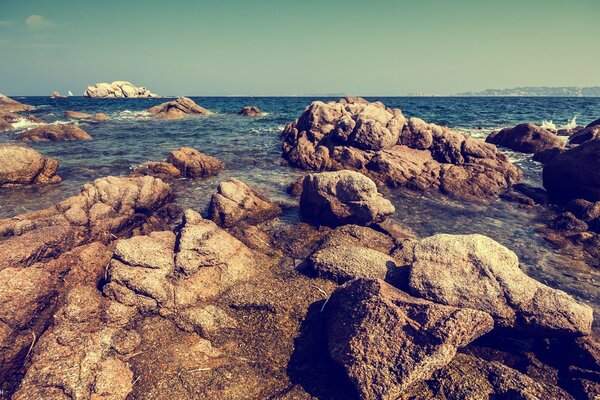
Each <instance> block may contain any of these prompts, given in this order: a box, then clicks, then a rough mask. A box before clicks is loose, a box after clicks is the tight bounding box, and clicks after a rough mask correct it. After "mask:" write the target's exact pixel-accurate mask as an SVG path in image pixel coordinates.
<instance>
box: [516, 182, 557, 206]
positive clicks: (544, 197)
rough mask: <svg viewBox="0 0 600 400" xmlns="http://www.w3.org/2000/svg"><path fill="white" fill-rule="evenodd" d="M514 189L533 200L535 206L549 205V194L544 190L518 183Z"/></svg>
mask: <svg viewBox="0 0 600 400" xmlns="http://www.w3.org/2000/svg"><path fill="white" fill-rule="evenodd" d="M513 189H514V190H516V191H517V192H519V193H522V194H523V195H525V196H527V197H528V198H530V199H531V200H533V202H534V203H535V204H548V203H549V199H548V193H547V192H546V191H545V190H544V189H541V188H537V187H534V186H530V185H527V184H525V183H518V184H516V185H514V186H513Z"/></svg>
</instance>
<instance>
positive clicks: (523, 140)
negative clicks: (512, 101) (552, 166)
mask: <svg viewBox="0 0 600 400" xmlns="http://www.w3.org/2000/svg"><path fill="white" fill-rule="evenodd" d="M485 141H486V142H488V143H493V144H495V145H498V146H502V147H507V148H509V149H511V150H515V151H519V152H521V153H538V152H540V151H543V150H548V149H551V148H554V147H557V148H562V147H564V145H565V144H564V142H563V141H562V140H561V139H560V138H559V137H558V136H557V135H556V134H555V133H553V132H551V131H549V130H547V129H544V128H542V127H541V126H538V125H534V124H519V125H517V126H515V127H514V128H505V129H502V130H501V131H497V132H492V133H490V134H489V136H488V137H487V138H486V139H485Z"/></svg>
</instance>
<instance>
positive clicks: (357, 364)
mask: <svg viewBox="0 0 600 400" xmlns="http://www.w3.org/2000/svg"><path fill="white" fill-rule="evenodd" d="M326 312H327V339H328V348H329V353H330V354H331V357H332V358H333V360H334V361H336V362H337V363H339V364H340V365H342V366H343V367H344V368H345V370H346V372H347V374H348V376H349V378H350V380H351V381H352V383H353V384H354V385H355V387H356V389H357V391H358V393H359V395H360V398H361V399H381V400H385V399H397V398H400V397H401V396H402V394H403V393H404V392H405V391H406V390H408V389H409V388H410V387H411V386H413V385H415V384H417V383H418V382H420V381H423V380H427V379H429V378H431V376H432V374H433V373H435V372H436V371H437V370H438V369H440V368H444V367H445V366H446V365H448V364H449V363H450V362H451V361H452V359H453V358H454V355H455V354H456V350H457V349H458V348H460V347H463V346H466V345H467V344H469V343H470V342H472V341H473V340H474V339H476V338H477V337H479V336H481V335H483V334H485V333H487V332H489V331H490V330H492V328H493V320H492V318H491V317H490V316H489V315H488V314H486V313H485V312H482V311H476V310H470V309H460V308H455V307H449V306H444V305H440V304H435V303H432V302H429V301H426V300H422V299H417V298H414V297H412V296H409V295H408V294H406V293H404V292H402V291H400V290H397V289H395V288H394V287H392V286H390V285H388V284H387V283H385V282H382V281H379V280H367V279H356V280H353V281H350V282H348V283H346V284H345V285H343V286H341V287H340V288H338V289H337V290H336V291H335V292H334V293H333V294H332V295H331V297H330V298H329V301H328V302H327V305H326Z"/></svg>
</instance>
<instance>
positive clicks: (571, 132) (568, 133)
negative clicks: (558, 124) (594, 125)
mask: <svg viewBox="0 0 600 400" xmlns="http://www.w3.org/2000/svg"><path fill="white" fill-rule="evenodd" d="M582 129H585V127H584V126H581V125H577V126H576V127H574V128H563V129H559V130H557V131H556V134H557V135H558V136H572V135H574V134H576V133H577V132H579V131H580V130H582Z"/></svg>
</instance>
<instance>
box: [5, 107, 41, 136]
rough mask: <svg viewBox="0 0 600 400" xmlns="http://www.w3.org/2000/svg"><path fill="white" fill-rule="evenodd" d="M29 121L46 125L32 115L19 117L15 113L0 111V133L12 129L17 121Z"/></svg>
mask: <svg viewBox="0 0 600 400" xmlns="http://www.w3.org/2000/svg"><path fill="white" fill-rule="evenodd" d="M23 120H24V121H29V122H33V123H37V124H46V123H47V122H46V121H44V120H42V119H40V118H38V117H36V116H34V115H20V114H17V113H13V112H9V111H2V110H0V132H2V131H6V130H9V129H13V124H14V123H17V122H19V121H23Z"/></svg>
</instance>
